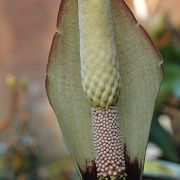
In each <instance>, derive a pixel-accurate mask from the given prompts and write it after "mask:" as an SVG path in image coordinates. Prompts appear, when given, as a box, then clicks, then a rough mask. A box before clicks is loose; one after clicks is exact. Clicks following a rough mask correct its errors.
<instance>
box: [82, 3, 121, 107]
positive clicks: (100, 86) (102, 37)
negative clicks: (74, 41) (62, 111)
mask: <svg viewBox="0 0 180 180" xmlns="http://www.w3.org/2000/svg"><path fill="white" fill-rule="evenodd" d="M78 7H79V30H80V57H81V77H82V85H83V90H84V92H85V94H86V96H87V98H88V100H89V101H90V102H91V103H92V105H93V106H94V107H101V108H108V107H109V106H110V105H113V104H114V103H115V102H116V100H117V98H118V95H119V91H120V74H119V62H118V57H117V53H116V45H115V41H114V33H113V21H112V14H111V1H110V0H98V1H97V0H78Z"/></svg>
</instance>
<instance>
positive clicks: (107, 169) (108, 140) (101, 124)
mask: <svg viewBox="0 0 180 180" xmlns="http://www.w3.org/2000/svg"><path fill="white" fill-rule="evenodd" d="M91 116H92V120H93V138H94V146H95V154H96V158H95V160H96V167H97V173H98V174H97V176H98V178H104V179H108V178H109V177H120V179H126V173H125V171H126V168H125V158H124V150H123V143H122V139H121V134H120V127H119V117H118V110H117V107H116V106H110V107H109V108H108V109H100V108H94V107H92V109H91Z"/></svg>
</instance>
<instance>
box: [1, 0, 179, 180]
mask: <svg viewBox="0 0 180 180" xmlns="http://www.w3.org/2000/svg"><path fill="white" fill-rule="evenodd" d="M126 2H127V3H128V5H129V6H130V8H131V10H132V11H133V12H134V14H135V16H136V17H137V19H138V20H139V22H140V23H141V24H142V25H143V26H144V27H145V28H146V29H147V31H148V32H149V33H150V35H151V37H152V38H153V41H154V42H155V44H156V46H157V47H158V48H159V50H160V52H161V55H162V57H163V58H164V60H165V61H164V65H163V67H164V78H163V82H162V85H161V89H160V92H159V95H158V97H157V102H156V107H155V112H154V116H153V123H152V128H151V132H150V138H149V143H148V149H147V155H146V166H145V176H146V179H151V175H152V176H153V172H155V171H158V172H162V174H163V173H165V172H166V173H169V174H170V175H171V174H172V172H171V170H172V169H173V168H174V169H176V168H175V166H174V167H173V168H172V169H169V166H165V167H162V166H161V164H162V162H163V163H164V162H166V163H167V162H168V163H169V162H171V163H172V162H173V163H176V164H174V165H177V166H178V164H179V163H180V11H179V8H180V2H179V0H126ZM59 3H60V1H59V0H53V1H49V0H39V1H36V0H26V1H23V0H19V1H11V0H1V1H0V39H1V43H0V47H1V48H0V57H1V59H0V76H1V78H0V179H18V180H26V179H28V180H29V179H30V180H31V179H32V180H34V179H48V180H49V179H50V180H51V179H53V180H54V179H55V180H56V179H58V180H70V179H78V175H77V172H76V171H75V170H74V166H73V164H72V160H71V157H70V155H69V153H68V150H67V148H66V146H65V143H64V141H63V138H62V135H61V133H60V129H59V125H58V123H57V120H56V118H55V115H54V113H53V111H52V109H51V107H50V105H49V103H48V100H47V97H46V92H45V87H44V79H45V75H46V73H45V69H46V63H47V58H48V53H49V49H50V45H51V40H52V37H53V34H54V32H55V31H56V27H55V24H56V16H57V12H58V8H59ZM9 74H13V75H9ZM157 160H163V161H162V162H161V163H159V161H157ZM153 162H155V164H154V163H153ZM179 169H180V168H179ZM147 172H150V174H148V173H147ZM155 177H156V175H155ZM157 177H158V176H157ZM162 179H164V178H162ZM176 179H178V178H176Z"/></svg>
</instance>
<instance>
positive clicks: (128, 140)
mask: <svg viewBox="0 0 180 180" xmlns="http://www.w3.org/2000/svg"><path fill="white" fill-rule="evenodd" d="M106 1H107V0H106ZM110 2H111V12H112V24H110V25H111V26H113V33H114V44H115V45H116V50H117V56H118V60H119V67H117V69H118V68H119V71H120V72H119V73H120V76H121V92H120V95H119V97H118V99H119V100H118V102H117V107H118V111H119V119H120V130H121V135H122V139H123V143H124V148H125V150H126V154H125V158H126V169H127V175H128V179H130V180H132V179H133V180H138V179H140V175H141V172H142V171H141V170H142V167H143V162H144V155H145V149H146V144H147V140H148V134H149V129H150V123H151V118H152V114H153V109H154V104H155V99H156V96H157V92H158V89H159V85H160V81H161V78H162V72H161V64H162V59H161V57H160V55H159V53H158V52H157V50H156V48H155V47H154V45H153V44H152V42H151V40H150V39H149V36H148V35H147V33H146V32H145V31H144V29H143V28H142V27H141V26H139V25H138V23H137V22H136V20H135V18H134V16H133V15H132V14H131V12H130V11H129V9H128V7H127V6H126V4H125V3H124V1H123V0H112V1H110ZM94 11H95V10H94ZM92 13H93V10H92ZM92 18H93V16H92ZM92 18H91V17H89V20H90V21H95V20H96V19H95V18H94V19H92ZM87 20H88V19H87ZM80 28H81V27H80ZM92 35H93V34H92ZM100 50H101V49H99V51H100ZM46 82H47V92H48V97H49V99H50V102H51V105H52V107H53V109H54V111H55V113H56V115H57V118H58V120H59V123H60V127H61V130H62V132H63V135H64V137H65V139H66V142H67V144H68V146H69V149H70V151H71V153H72V155H73V158H74V160H75V161H76V165H77V166H78V167H80V169H81V170H82V172H83V177H84V179H88V178H89V179H96V168H95V166H94V163H93V162H94V159H95V152H94V144H93V133H92V128H93V127H92V122H91V117H90V112H91V107H90V103H89V102H88V100H87V99H86V97H85V95H84V91H83V86H82V82H81V72H80V34H79V24H78V1H77V0H62V1H61V5H60V11H59V17H58V32H57V33H56V34H55V37H54V40H53V43H52V47H51V52H50V57H49V62H48V66H47V81H46Z"/></svg>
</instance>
